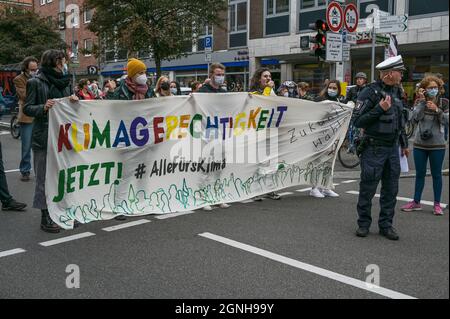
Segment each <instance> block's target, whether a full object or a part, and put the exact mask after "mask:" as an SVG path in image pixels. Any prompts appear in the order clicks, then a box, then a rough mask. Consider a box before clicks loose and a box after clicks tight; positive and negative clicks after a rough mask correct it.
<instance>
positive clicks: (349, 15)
mask: <svg viewBox="0 0 450 319" xmlns="http://www.w3.org/2000/svg"><path fill="white" fill-rule="evenodd" d="M358 22H359V16H358V9H356V6H355V5H354V4H353V3H350V4H348V5H347V6H346V7H345V11H344V25H345V28H346V29H347V30H348V32H350V33H352V32H355V31H356V28H357V27H358Z"/></svg>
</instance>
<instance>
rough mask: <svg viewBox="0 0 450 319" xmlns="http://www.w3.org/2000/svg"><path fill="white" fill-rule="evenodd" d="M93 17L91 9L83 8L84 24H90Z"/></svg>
mask: <svg viewBox="0 0 450 319" xmlns="http://www.w3.org/2000/svg"><path fill="white" fill-rule="evenodd" d="M93 16H94V10H93V9H88V8H84V23H89V22H91V20H92V17H93Z"/></svg>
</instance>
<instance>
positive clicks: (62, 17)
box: [58, 11, 66, 30]
mask: <svg viewBox="0 0 450 319" xmlns="http://www.w3.org/2000/svg"><path fill="white" fill-rule="evenodd" d="M58 28H59V29H60V30H64V29H65V28H66V13H65V12H64V11H63V12H60V13H58Z"/></svg>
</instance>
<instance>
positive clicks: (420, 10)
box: [408, 0, 448, 16]
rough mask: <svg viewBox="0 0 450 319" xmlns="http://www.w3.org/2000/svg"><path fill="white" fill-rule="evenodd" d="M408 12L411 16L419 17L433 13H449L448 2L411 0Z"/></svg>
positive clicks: (440, 0)
mask: <svg viewBox="0 0 450 319" xmlns="http://www.w3.org/2000/svg"><path fill="white" fill-rule="evenodd" d="M408 5H409V7H408V12H409V15H410V16H419V15H425V14H432V13H447V14H448V1H442V0H427V1H423V0H409V3H408Z"/></svg>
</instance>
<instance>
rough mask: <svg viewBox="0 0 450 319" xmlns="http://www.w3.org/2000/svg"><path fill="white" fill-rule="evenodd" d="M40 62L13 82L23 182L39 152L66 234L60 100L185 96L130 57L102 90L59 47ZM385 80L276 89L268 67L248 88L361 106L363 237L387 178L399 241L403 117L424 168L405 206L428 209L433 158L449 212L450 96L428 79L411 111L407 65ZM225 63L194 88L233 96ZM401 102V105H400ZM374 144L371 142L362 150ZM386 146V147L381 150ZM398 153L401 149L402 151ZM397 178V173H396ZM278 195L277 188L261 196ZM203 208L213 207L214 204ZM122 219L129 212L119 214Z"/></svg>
mask: <svg viewBox="0 0 450 319" xmlns="http://www.w3.org/2000/svg"><path fill="white" fill-rule="evenodd" d="M38 64H39V62H38V60H37V59H35V58H33V57H29V58H26V59H25V60H24V61H23V63H22V65H23V66H22V73H21V74H20V75H19V76H18V77H17V78H16V79H15V80H14V83H15V85H16V90H17V92H18V96H19V106H20V113H19V121H20V123H21V126H20V128H21V136H22V157H21V163H20V172H21V180H22V181H29V180H30V171H31V149H32V150H33V154H34V156H33V158H34V165H33V167H34V171H35V175H36V180H35V182H36V185H35V195H34V201H33V207H34V208H37V209H39V210H41V216H42V217H41V229H42V230H43V231H46V232H52V233H57V232H59V231H60V228H59V226H58V225H56V224H55V223H54V222H53V221H52V220H51V218H50V216H49V212H48V210H47V204H46V196H45V174H46V158H47V135H48V112H49V110H50V109H51V108H52V107H54V105H55V101H54V99H57V98H62V97H69V99H70V101H71V102H73V103H76V102H77V101H79V100H143V99H150V98H163V97H169V96H176V95H181V88H180V85H179V83H178V82H176V81H170V79H169V78H168V77H167V76H161V77H160V78H159V79H157V81H156V83H155V85H154V86H153V85H152V80H151V79H150V78H149V77H148V76H147V66H146V65H145V63H144V62H142V61H140V60H138V59H130V60H129V61H128V64H127V75H126V76H125V77H122V78H121V79H120V81H113V80H107V81H105V82H104V83H103V86H102V88H100V84H99V83H98V82H97V81H89V80H88V79H82V80H80V81H79V82H78V85H77V86H76V87H75V88H72V86H71V76H70V74H69V73H68V69H67V63H66V57H65V54H64V53H63V52H61V51H58V50H48V51H46V52H45V53H44V54H43V56H42V59H41V61H40V65H39V72H38ZM377 69H378V70H379V71H380V79H379V80H378V81H376V82H374V83H370V84H369V83H368V79H367V75H366V74H365V73H363V72H359V73H357V74H356V77H355V82H356V85H355V86H353V87H351V88H350V89H349V90H348V92H345V93H344V92H342V91H341V90H342V86H341V83H340V82H339V81H338V80H336V79H327V80H326V81H325V83H324V85H323V89H322V90H321V91H320V93H319V94H318V95H317V96H315V95H313V94H312V92H311V89H310V85H309V84H308V83H306V82H300V83H295V82H293V81H285V82H283V83H281V85H280V86H279V87H278V88H276V87H275V83H274V81H273V79H272V75H271V72H270V70H269V69H268V68H260V69H258V70H256V72H255V73H254V75H253V77H252V78H251V81H250V90H249V93H251V94H257V95H264V96H280V97H287V98H297V99H302V100H307V101H315V102H320V101H325V100H329V101H335V102H341V103H348V102H353V103H354V105H355V111H354V112H353V117H352V121H351V125H354V126H355V127H357V128H358V129H361V131H362V132H363V135H364V136H365V140H363V141H361V145H360V149H361V151H360V158H361V170H362V172H361V184H360V188H361V192H360V198H359V200H358V206H357V211H358V214H359V219H358V225H359V228H358V231H357V235H358V236H360V237H365V236H367V235H368V232H369V227H370V223H371V220H372V219H371V214H370V210H371V201H372V198H373V196H374V194H375V191H376V188H377V186H378V184H379V182H380V181H381V183H382V189H381V193H382V196H381V197H382V201H383V203H382V205H381V206H382V211H381V212H380V222H379V226H380V233H381V234H382V235H384V236H385V237H387V238H389V239H393V240H395V239H398V235H397V234H396V233H395V230H394V229H393V228H392V218H393V215H394V206H395V201H396V200H395V198H396V194H397V191H398V176H399V175H400V173H399V165H398V163H399V155H398V147H399V146H400V147H401V149H402V156H407V155H408V142H407V140H405V139H404V136H403V134H402V133H403V129H404V121H403V119H404V118H406V120H411V121H414V122H415V123H417V124H418V130H417V132H416V136H415V138H414V147H413V156H414V162H415V165H416V169H417V176H416V182H415V183H416V184H415V195H414V201H412V202H411V203H408V204H407V205H404V206H402V207H401V209H402V210H403V211H407V212H410V211H415V210H421V205H420V200H421V196H422V191H423V188H424V184H425V174H426V168H427V162H428V161H429V162H430V166H431V172H432V178H433V189H434V197H435V198H434V200H435V206H434V214H435V215H442V214H443V212H442V208H441V206H440V200H441V193H442V166H443V160H444V156H445V149H446V133H445V127H448V109H449V103H448V98H445V94H448V92H446V90H445V84H444V83H443V81H442V80H441V79H440V78H439V77H436V76H427V77H425V78H424V79H423V80H422V81H421V82H420V83H419V85H418V87H417V91H416V95H417V96H416V100H415V104H414V108H413V111H412V112H411V115H410V116H408V115H407V116H404V114H407V112H405V110H407V109H408V107H407V105H406V100H405V94H404V91H403V90H402V87H401V77H402V72H403V70H404V66H403V62H402V61H401V57H400V60H398V58H396V60H395V59H394V60H389V59H388V60H386V61H385V62H383V63H381V64H379V65H378V66H377ZM225 79H226V68H225V66H223V65H222V64H220V63H213V64H212V65H211V66H210V68H209V74H208V79H207V80H205V81H204V82H203V83H202V82H198V81H196V82H193V83H192V84H191V91H192V92H193V93H226V92H227V86H226V81H225ZM399 101H400V102H399ZM362 144H367V145H366V147H363V146H364V145H362ZM380 150H381V151H380ZM396 152H397V153H396ZM1 155H2V154H1V144H0V197H1V202H2V208H3V210H13V211H20V210H23V209H25V208H26V204H24V203H19V202H17V201H15V200H14V199H13V197H12V196H11V195H10V193H9V190H8V186H7V181H6V176H5V173H4V167H3V161H2V158H1ZM397 175H398V176H397ZM310 195H311V196H313V197H316V198H324V197H339V194H337V193H336V192H335V191H333V190H331V189H324V188H319V187H314V185H313V187H312V189H311V191H310ZM263 197H266V198H270V199H273V200H279V199H280V198H281V197H280V195H279V194H277V193H276V192H271V193H268V194H265V195H264V196H258V197H255V198H254V199H255V200H258V201H259V200H262V198H263ZM219 206H220V208H228V207H229V206H230V205H229V204H220V205H219ZM203 209H205V210H211V209H212V207H211V206H206V207H204V208H203ZM118 218H119V219H121V220H123V219H125V217H122V216H120V217H118Z"/></svg>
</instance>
